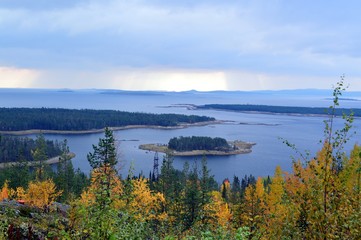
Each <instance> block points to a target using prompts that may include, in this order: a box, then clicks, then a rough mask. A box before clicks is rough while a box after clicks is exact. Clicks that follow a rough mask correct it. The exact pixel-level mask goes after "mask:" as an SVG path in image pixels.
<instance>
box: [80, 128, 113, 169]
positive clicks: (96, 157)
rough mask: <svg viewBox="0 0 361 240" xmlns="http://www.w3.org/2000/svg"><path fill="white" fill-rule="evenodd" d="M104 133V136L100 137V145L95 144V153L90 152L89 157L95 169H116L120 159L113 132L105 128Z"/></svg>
mask: <svg viewBox="0 0 361 240" xmlns="http://www.w3.org/2000/svg"><path fill="white" fill-rule="evenodd" d="M104 135H105V137H104V138H100V139H99V143H98V145H93V153H89V154H88V155H87V158H88V161H89V164H90V166H91V167H92V168H93V169H96V168H101V167H110V168H112V169H113V170H115V165H116V164H117V162H118V161H117V152H116V146H115V139H114V136H113V132H112V131H111V130H110V129H109V128H105V133H104Z"/></svg>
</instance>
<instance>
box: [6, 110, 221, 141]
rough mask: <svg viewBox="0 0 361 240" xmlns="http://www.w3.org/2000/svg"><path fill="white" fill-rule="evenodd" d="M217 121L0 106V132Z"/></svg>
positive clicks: (76, 131) (77, 130)
mask: <svg viewBox="0 0 361 240" xmlns="http://www.w3.org/2000/svg"><path fill="white" fill-rule="evenodd" d="M215 123H218V122H217V121H216V119H215V118H212V117H206V116H196V115H183V114H153V113H140V112H124V111H116V110H91V109H81V110H79V109H62V108H0V134H1V133H2V134H10V135H27V134H34V133H52V134H88V133H96V132H102V131H104V128H105V127H109V128H110V129H112V130H122V129H130V128H158V129H176V128H185V127H190V126H203V125H208V124H215Z"/></svg>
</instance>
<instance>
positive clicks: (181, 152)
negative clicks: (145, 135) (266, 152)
mask: <svg viewBox="0 0 361 240" xmlns="http://www.w3.org/2000/svg"><path fill="white" fill-rule="evenodd" d="M253 145H255V143H250V142H244V141H240V140H235V141H227V140H226V139H224V138H220V137H216V138H211V137H204V136H192V137H183V136H181V137H175V138H172V139H170V140H169V142H168V144H142V145H139V149H142V150H147V151H154V152H163V153H168V154H170V155H172V156H201V155H208V156H211V155H214V156H227V155H236V154H243V153H250V152H252V146H253Z"/></svg>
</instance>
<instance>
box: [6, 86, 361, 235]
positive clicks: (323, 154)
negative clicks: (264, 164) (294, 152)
mask: <svg viewBox="0 0 361 240" xmlns="http://www.w3.org/2000/svg"><path fill="white" fill-rule="evenodd" d="M341 90H342V84H341V85H339V87H337V88H336V89H335V92H334V97H335V100H334V106H332V107H331V108H335V106H337V104H338V100H337V99H338V96H339V94H340V93H339V92H340V91H341ZM333 116H334V115H331V117H330V119H329V121H326V122H325V124H326V125H325V139H324V141H323V147H322V149H321V150H320V151H319V152H318V154H317V156H315V157H310V156H307V155H301V158H300V160H297V161H294V162H293V170H292V171H291V172H289V173H287V172H284V171H282V169H281V168H280V167H277V168H276V169H275V172H274V175H273V176H272V177H267V178H261V177H259V178H257V179H255V178H254V177H252V176H250V177H247V176H246V177H244V178H243V179H239V178H238V177H237V176H234V177H233V180H232V181H230V180H228V179H225V180H224V181H223V183H222V184H221V185H220V186H218V184H217V183H216V182H215V181H214V179H213V177H212V175H211V174H210V171H209V169H208V168H207V163H206V159H203V160H202V163H201V165H200V166H198V165H197V164H196V163H194V164H192V165H191V166H190V165H189V164H188V163H186V164H185V165H184V168H183V170H182V171H179V170H176V169H174V167H173V160H172V157H171V156H166V157H165V158H164V159H163V162H162V164H161V169H160V175H159V176H156V175H155V173H151V174H150V176H149V178H145V177H144V176H133V174H132V169H130V170H129V174H128V176H127V177H126V178H125V179H122V178H121V177H120V176H119V175H118V173H117V169H116V166H117V162H118V161H117V152H116V147H115V139H114V137H113V133H112V131H110V130H109V129H106V130H105V136H104V138H101V139H99V143H98V145H94V146H93V151H92V152H91V153H89V154H88V156H87V158H88V161H89V163H90V166H91V167H92V168H93V170H92V173H91V176H90V182H89V184H88V185H83V186H81V189H82V190H81V191H78V190H79V189H78V190H76V189H74V188H72V187H73V184H75V183H76V182H71V181H74V179H75V174H74V175H73V174H72V172H73V173H75V172H76V171H74V169H72V168H71V163H70V162H69V161H68V160H67V159H66V156H67V154H66V153H67V152H68V149H67V148H66V147H65V148H64V149H63V150H64V155H63V156H64V158H63V161H61V164H60V165H59V166H60V167H59V169H58V173H57V174H54V175H52V174H51V172H48V171H46V170H45V167H44V166H39V167H38V168H37V170H36V171H35V172H34V175H35V176H34V178H32V179H29V182H27V184H25V186H23V187H22V186H16V184H17V183H16V181H14V182H13V181H12V180H11V181H10V182H8V181H5V182H3V183H2V185H3V187H2V189H1V193H0V200H4V199H14V200H16V201H18V202H20V203H22V202H23V201H25V205H17V202H16V201H14V202H13V203H12V202H11V201H9V200H4V201H3V202H2V203H1V206H2V207H1V208H0V239H1V238H4V239H6V238H10V239H21V238H23V239H44V238H48V239H207V240H208V239H361V228H360V226H361V167H360V166H361V147H360V146H357V145H355V146H354V148H353V150H352V152H351V153H350V155H349V156H346V154H345V153H344V151H343V146H344V144H345V143H346V142H347V141H348V132H349V130H350V128H351V125H352V121H353V118H352V116H345V125H344V127H343V128H342V129H338V130H336V129H333ZM286 143H287V145H289V146H291V147H293V148H295V147H294V145H292V144H290V143H289V142H286ZM7 171H12V169H8V170H7ZM71 176H73V177H71ZM78 177H79V176H78ZM77 182H84V183H85V182H86V181H82V180H81V179H80V178H79V179H77ZM10 184H13V185H12V186H10ZM20 200H21V201H20ZM55 200H59V201H61V202H62V203H68V204H69V205H64V204H54V201H55Z"/></svg>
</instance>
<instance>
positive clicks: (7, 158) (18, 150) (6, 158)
mask: <svg viewBox="0 0 361 240" xmlns="http://www.w3.org/2000/svg"><path fill="white" fill-rule="evenodd" d="M62 144H63V143H59V142H57V141H55V142H54V141H51V140H45V138H44V136H43V135H39V136H38V137H37V139H36V140H34V139H32V138H19V137H12V136H6V135H0V163H5V162H19V161H36V158H37V153H35V152H33V151H34V150H35V149H36V148H40V146H41V145H43V146H44V149H45V151H44V154H45V155H46V156H47V157H48V158H52V157H56V156H59V155H60V154H61V153H62V150H61V145H62Z"/></svg>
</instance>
